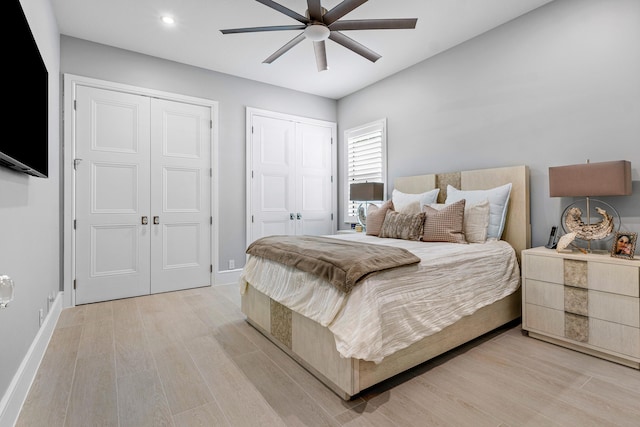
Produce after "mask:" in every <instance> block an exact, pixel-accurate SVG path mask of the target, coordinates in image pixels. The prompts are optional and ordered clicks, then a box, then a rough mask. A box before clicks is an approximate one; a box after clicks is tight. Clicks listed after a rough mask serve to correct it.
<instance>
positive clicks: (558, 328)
mask: <svg viewBox="0 0 640 427" xmlns="http://www.w3.org/2000/svg"><path fill="white" fill-rule="evenodd" d="M523 309H524V310H525V313H524V316H525V318H526V319H527V325H526V328H525V329H526V330H531V331H536V332H543V333H547V334H551V335H555V336H557V337H564V311H561V310H554V309H552V308H548V307H543V306H541V305H534V304H525V305H524V307H523Z"/></svg>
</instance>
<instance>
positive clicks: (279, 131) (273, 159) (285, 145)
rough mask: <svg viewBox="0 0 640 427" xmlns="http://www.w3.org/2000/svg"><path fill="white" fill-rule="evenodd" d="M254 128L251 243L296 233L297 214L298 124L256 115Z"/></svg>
mask: <svg viewBox="0 0 640 427" xmlns="http://www.w3.org/2000/svg"><path fill="white" fill-rule="evenodd" d="M252 125H253V126H252V128H253V133H252V135H251V150H252V151H251V152H252V164H251V171H252V178H251V205H252V206H251V208H252V223H251V227H250V230H251V236H250V239H249V240H250V241H253V240H256V239H257V238H259V237H264V236H270V235H274V234H283V235H289V234H293V233H294V232H295V213H296V211H295V184H296V183H295V182H294V178H295V165H294V156H293V148H294V143H295V124H294V123H293V122H291V121H286V120H280V119H275V118H271V117H263V116H254V117H253V122H252ZM291 215H294V217H292V216H291Z"/></svg>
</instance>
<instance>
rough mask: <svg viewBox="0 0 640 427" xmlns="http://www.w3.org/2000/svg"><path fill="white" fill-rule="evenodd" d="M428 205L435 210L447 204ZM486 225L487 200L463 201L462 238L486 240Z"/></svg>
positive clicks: (474, 240) (471, 240)
mask: <svg viewBox="0 0 640 427" xmlns="http://www.w3.org/2000/svg"><path fill="white" fill-rule="evenodd" d="M465 200H466V199H465ZM429 206H431V207H432V208H435V209H437V210H442V209H444V208H446V207H447V206H449V205H447V204H444V203H431V204H430V205H429ZM488 227H489V200H484V201H483V202H480V203H475V204H473V203H469V202H467V201H465V205H464V220H463V223H462V229H463V231H464V239H465V240H466V241H467V243H484V242H486V241H487V229H488Z"/></svg>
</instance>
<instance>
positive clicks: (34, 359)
mask: <svg viewBox="0 0 640 427" xmlns="http://www.w3.org/2000/svg"><path fill="white" fill-rule="evenodd" d="M61 312H62V292H59V293H58V295H57V296H56V299H55V300H54V302H53V304H52V305H51V309H50V310H49V313H48V314H47V317H46V318H45V319H44V322H43V323H42V326H41V327H40V330H39V331H38V333H37V334H36V337H35V338H34V340H33V342H32V343H31V346H30V347H29V351H27V354H26V355H25V357H24V359H22V363H20V367H19V368H18V371H17V372H16V374H15V375H14V377H13V380H12V381H11V384H9V388H8V389H7V392H6V393H5V394H4V396H2V400H0V427H13V426H14V425H15V423H16V421H18V416H19V415H20V410H21V409H22V405H23V404H24V401H25V400H26V398H27V394H28V393H29V389H30V388H31V384H32V383H33V380H34V379H35V377H36V374H37V373H38V368H39V367H40V362H42V358H43V357H44V353H45V352H46V351H47V346H48V345H49V341H50V340H51V337H52V336H53V331H54V329H55V327H56V324H57V323H58V318H59V317H60V313H61Z"/></svg>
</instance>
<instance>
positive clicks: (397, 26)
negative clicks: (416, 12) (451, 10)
mask: <svg viewBox="0 0 640 427" xmlns="http://www.w3.org/2000/svg"><path fill="white" fill-rule="evenodd" d="M417 22H418V19H417V18H410V19H361V20H356V21H337V22H334V23H333V24H331V25H329V29H330V30H334V31H346V30H402V29H413V28H415V27H416V23H417Z"/></svg>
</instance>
